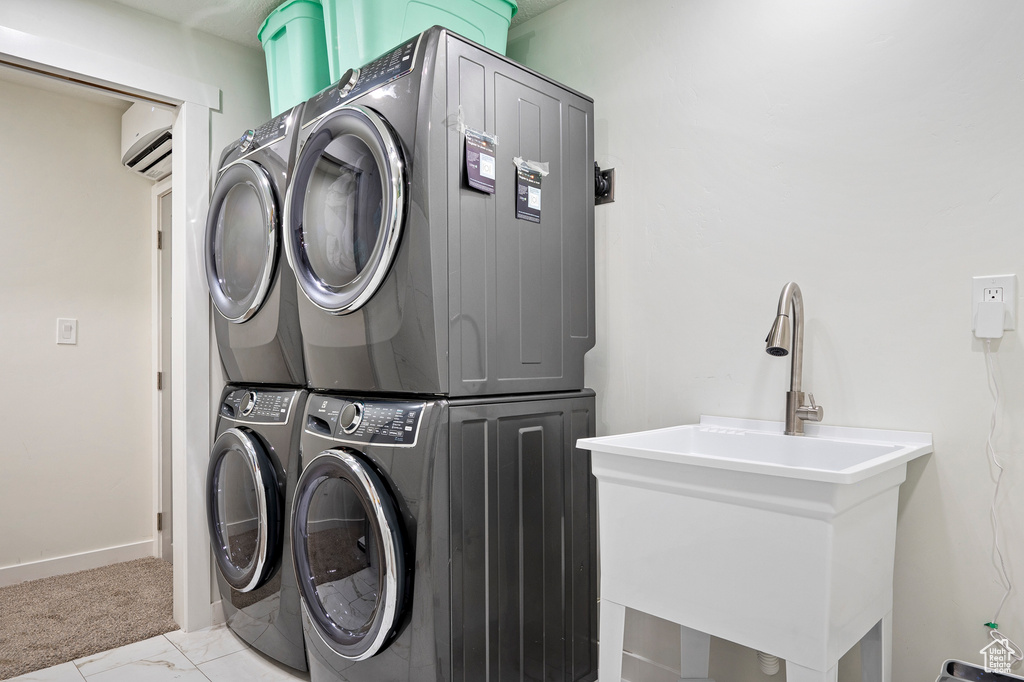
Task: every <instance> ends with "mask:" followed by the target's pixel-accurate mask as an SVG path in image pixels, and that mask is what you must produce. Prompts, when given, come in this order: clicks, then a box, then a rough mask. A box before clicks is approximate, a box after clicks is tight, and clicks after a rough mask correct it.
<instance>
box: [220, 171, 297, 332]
mask: <svg viewBox="0 0 1024 682" xmlns="http://www.w3.org/2000/svg"><path fill="white" fill-rule="evenodd" d="M235 168H240V169H243V170H242V173H243V175H246V176H248V177H249V180H248V181H245V180H240V182H247V184H249V185H250V186H251V187H253V189H254V190H255V191H256V196H257V197H259V200H260V205H261V207H262V209H263V226H264V227H265V228H266V235H267V241H266V247H267V260H266V263H265V265H264V267H263V272H262V273H261V274H260V280H259V282H258V284H257V286H256V287H255V292H256V293H255V295H254V296H252V300H251V301H249V303H248V304H247V305H245V306H244V307H245V310H243V311H242V312H241V314H234V313H233V311H231V308H233V307H234V306H232V305H231V302H230V299H228V297H227V296H226V295H225V294H224V290H223V288H222V287H221V285H220V279H219V278H218V276H217V268H216V265H215V263H216V259H215V256H214V253H213V238H214V227H215V226H216V221H217V218H218V217H219V216H220V205H221V203H222V202H223V201H224V199H225V198H226V197H227V195H228V192H229V191H230V187H234V186H235V185H237V184H239V182H232V183H230V187H228V188H225V187H224V186H222V181H223V180H224V178H225V177H227V171H229V170H232V169H235ZM223 171H224V175H222V176H221V178H220V180H218V181H217V184H216V185H215V186H214V189H213V194H212V195H211V197H210V210H209V212H208V213H207V215H206V282H207V284H208V285H209V287H210V298H212V299H213V304H214V306H215V307H216V308H217V312H218V313H220V314H221V315H222V316H224V318H225V319H227V321H228V322H233V323H235V324H240V323H242V322H246V321H248V320H249V319H250V318H252V316H253V315H255V314H256V312H257V311H258V310H259V309H260V307H262V306H263V302H264V300H265V299H266V297H267V292H268V291H269V290H270V283H271V281H272V280H273V277H274V270H275V266H276V262H277V241H278V234H277V232H278V225H279V224H280V216H279V214H278V209H277V200H276V198H275V196H274V187H273V184H272V183H271V181H270V177H269V176H268V175H267V171H266V170H265V169H264V168H263V166H261V165H259V164H257V163H254V162H252V161H249V160H248V159H242V160H239V161H235V162H233V163H230V164H228V165H227V166H225V167H224V169H223ZM247 298H248V297H247Z"/></svg>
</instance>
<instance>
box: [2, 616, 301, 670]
mask: <svg viewBox="0 0 1024 682" xmlns="http://www.w3.org/2000/svg"><path fill="white" fill-rule="evenodd" d="M83 680H86V681H88V682H163V681H164V680H183V681H184V682H300V681H302V680H309V675H308V674H305V673H300V672H298V671H295V670H292V669H291V668H288V667H285V666H282V665H280V664H278V663H275V662H274V661H272V660H270V659H269V658H266V657H265V656H261V655H260V654H259V653H257V652H256V651H255V650H254V649H252V648H250V647H249V646H248V645H247V644H246V643H245V642H243V641H242V640H241V639H239V638H238V637H236V636H235V635H234V634H232V633H231V631H230V630H229V629H228V628H227V627H226V626H224V625H215V626H213V627H212V628H207V629H205V630H198V631H196V632H190V633H188V634H185V633H183V632H181V631H180V630H178V631H175V632H168V633H167V634H166V635H161V636H159V637H153V638H152V639H147V640H144V641H142V642H136V643H135V644H129V645H128V646H123V647H120V648H118V649H111V650H110V651H104V652H103V653H100V654H96V655H94V656H87V657H86V658H80V659H78V660H77V661H72V662H70V663H62V664H60V665H55V666H53V667H52V668H46V669H45V670H37V671H36V672H32V673H27V674H25V675H21V676H20V677H14V678H12V679H11V680H9V681H8V682H83Z"/></svg>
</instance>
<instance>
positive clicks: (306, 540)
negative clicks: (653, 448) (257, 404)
mask: <svg viewBox="0 0 1024 682" xmlns="http://www.w3.org/2000/svg"><path fill="white" fill-rule="evenodd" d="M593 432H594V393H593V392H592V391H581V392H579V391H578V392H573V393H562V394H552V395H550V396H545V397H543V398H541V397H537V396H533V397H522V398H516V399H509V398H506V399H503V400H496V399H483V400H480V399H474V398H463V399H453V400H450V401H449V400H445V399H434V400H417V399H411V398H405V399H390V400H389V399H384V398H378V397H354V396H343V395H340V394H320V393H311V394H310V396H309V400H308V403H307V408H306V413H305V416H304V430H303V433H302V439H301V452H302V472H301V475H300V476H299V481H298V484H297V487H296V492H295V499H294V503H293V505H292V516H291V523H292V536H293V538H294V542H293V551H294V559H295V569H296V574H297V580H298V586H299V592H300V594H301V598H302V611H303V627H304V629H305V633H306V645H307V652H308V656H309V670H310V677H311V680H312V682H335V681H337V680H346V681H348V682H380V681H381V680H389V681H390V682H442V681H444V682H455V681H459V682H470V681H472V682H477V681H478V680H506V679H509V680H512V679H515V680H525V679H531V680H548V681H565V682H570V681H574V682H575V681H578V680H579V681H587V680H596V679H597V646H596V634H597V607H598V603H597V574H596V573H597V568H596V566H597V561H596V543H597V535H596V523H595V520H596V513H595V484H594V478H593V476H592V475H591V467H590V453H589V452H587V451H586V450H578V449H576V448H575V446H574V444H575V442H576V440H577V439H578V438H583V437H585V436H588V435H590V434H592V433H593Z"/></svg>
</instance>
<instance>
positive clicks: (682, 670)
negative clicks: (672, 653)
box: [679, 625, 711, 680]
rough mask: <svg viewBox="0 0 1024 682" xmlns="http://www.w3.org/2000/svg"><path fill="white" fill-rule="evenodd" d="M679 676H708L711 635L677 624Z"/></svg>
mask: <svg viewBox="0 0 1024 682" xmlns="http://www.w3.org/2000/svg"><path fill="white" fill-rule="evenodd" d="M679 651H680V663H679V676H680V677H681V678H683V679H684V680H688V679H695V680H702V679H705V678H707V676H708V664H709V661H710V658H711V635H709V634H707V633H706V632H700V631H699V630H691V629H690V628H688V627H686V626H684V625H680V626H679Z"/></svg>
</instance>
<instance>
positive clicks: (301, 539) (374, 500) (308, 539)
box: [292, 448, 406, 661]
mask: <svg viewBox="0 0 1024 682" xmlns="http://www.w3.org/2000/svg"><path fill="white" fill-rule="evenodd" d="M292 532H293V535H292V537H293V539H294V541H293V550H294V555H295V568H296V575H297V577H298V581H299V592H300V594H301V595H302V602H303V606H304V607H305V609H306V613H307V615H308V616H309V618H310V622H311V623H312V625H313V627H314V628H315V629H316V631H317V632H318V633H319V635H320V637H321V639H323V641H324V642H325V643H326V644H327V645H328V646H329V647H331V649H333V650H334V651H335V652H336V653H338V654H339V655H340V656H342V657H344V658H347V659H350V660H355V661H359V660H363V659H366V658H369V657H370V656H373V655H374V654H376V653H378V652H380V651H382V650H383V649H384V648H385V647H386V646H387V645H388V644H389V643H390V641H391V638H392V637H393V636H394V634H395V633H396V632H397V629H398V624H399V622H400V618H401V608H402V603H403V599H404V596H405V580H406V575H405V551H404V546H403V542H402V533H401V531H400V528H399V519H398V515H397V512H396V508H395V505H394V502H393V500H392V498H391V495H390V493H389V492H388V491H387V489H386V488H385V486H384V484H383V483H382V481H381V478H380V476H379V475H378V474H377V473H376V472H375V471H374V470H373V469H372V468H371V467H370V466H368V465H367V464H366V463H365V461H364V460H363V459H362V457H361V456H360V455H359V454H358V453H356V452H355V451H353V450H349V449H347V448H339V449H335V450H326V451H324V452H322V453H320V454H319V455H318V456H317V457H315V458H314V459H313V460H312V461H311V462H310V463H309V465H308V466H306V467H305V468H304V469H303V472H302V475H301V476H300V477H299V482H298V486H297V489H296V493H295V503H294V506H293V512H292Z"/></svg>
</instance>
